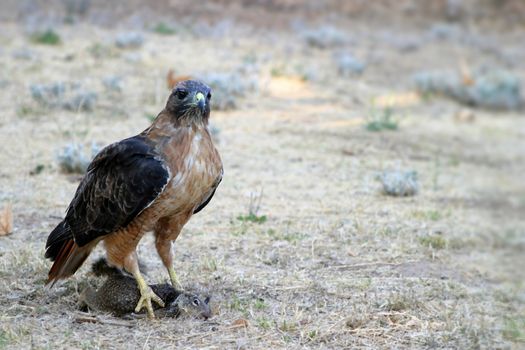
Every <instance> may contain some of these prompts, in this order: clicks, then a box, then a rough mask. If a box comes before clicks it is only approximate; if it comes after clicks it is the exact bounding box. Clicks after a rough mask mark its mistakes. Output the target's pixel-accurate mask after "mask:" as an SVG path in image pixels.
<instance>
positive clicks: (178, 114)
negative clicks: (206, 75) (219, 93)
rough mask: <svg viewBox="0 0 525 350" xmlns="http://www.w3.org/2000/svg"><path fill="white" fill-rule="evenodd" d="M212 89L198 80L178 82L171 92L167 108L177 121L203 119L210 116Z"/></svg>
mask: <svg viewBox="0 0 525 350" xmlns="http://www.w3.org/2000/svg"><path fill="white" fill-rule="evenodd" d="M210 101H211V89H210V87H209V86H208V85H206V84H204V83H201V82H200V81H196V80H185V81H181V82H180V83H178V84H177V85H176V86H175V87H174V88H173V91H172V92H171V95H170V97H169V98H168V102H167V104H166V109H167V110H168V111H169V112H170V113H171V114H172V115H173V116H174V117H175V118H176V119H177V121H182V120H187V121H202V120H207V119H208V117H209V116H210Z"/></svg>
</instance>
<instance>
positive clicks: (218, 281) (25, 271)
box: [0, 5, 525, 349]
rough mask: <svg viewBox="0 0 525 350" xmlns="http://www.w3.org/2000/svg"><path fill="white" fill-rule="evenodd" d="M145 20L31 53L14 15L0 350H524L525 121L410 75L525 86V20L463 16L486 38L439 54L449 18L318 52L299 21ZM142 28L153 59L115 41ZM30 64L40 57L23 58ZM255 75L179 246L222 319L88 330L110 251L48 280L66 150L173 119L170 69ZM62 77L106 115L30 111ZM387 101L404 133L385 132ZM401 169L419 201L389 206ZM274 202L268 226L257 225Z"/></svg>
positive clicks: (225, 127)
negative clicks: (81, 300) (162, 23)
mask: <svg viewBox="0 0 525 350" xmlns="http://www.w3.org/2000/svg"><path fill="white" fill-rule="evenodd" d="M216 6H219V5H216ZM235 10H236V11H241V10H243V8H242V5H239V6H238V7H235ZM243 11H247V12H249V11H253V8H247V9H244V10H243ZM145 16H146V15H145ZM254 17H256V16H253V14H252V16H251V17H249V18H254ZM137 18H140V14H137V13H135V14H133V16H130V17H126V20H123V21H122V23H119V24H114V25H113V26H109V27H107V26H99V25H96V24H94V23H93V22H94V21H93V19H91V20H82V19H80V20H78V21H76V22H75V23H74V24H66V23H59V24H57V25H55V28H56V31H57V32H58V33H59V34H60V36H61V40H62V43H61V44H59V45H42V44H37V43H34V42H32V41H31V40H30V36H29V34H28V26H29V25H28V23H29V22H30V21H29V20H27V21H25V22H24V21H23V20H16V21H15V20H10V21H8V20H6V21H3V22H0V28H1V30H0V140H1V145H2V146H1V152H0V164H1V166H0V208H2V207H4V206H5V205H7V204H8V203H11V204H12V210H13V216H14V229H13V232H12V233H11V234H10V235H8V236H4V237H0V277H1V279H0V348H6V349H18V348H24V349H26V348H36V349H44V348H49V349H56V348H68V349H69V348H75V349H76V348H82V349H99V348H100V349H113V348H142V349H149V348H151V349H163V348H175V347H177V348H210V349H232V348H236V349H268V348H291V349H297V348H338V349H339V348H456V349H467V348H473V349H478V348H482V349H518V348H524V347H525V331H524V329H525V283H524V282H525V270H524V269H522V268H523V266H525V255H524V251H525V185H524V177H523V176H524V175H523V174H524V173H525V141H524V140H525V118H524V117H523V111H497V112H496V111H489V110H484V109H476V108H470V107H465V106H462V105H460V104H458V103H457V102H453V101H450V100H448V99H446V98H443V97H439V96H430V97H429V96H420V95H417V94H415V93H414V90H413V82H412V79H411V78H412V76H413V74H415V73H417V72H420V71H428V70H434V69H449V70H452V71H458V70H461V67H464V66H465V65H466V66H468V67H473V68H472V69H474V68H475V67H480V66H495V67H501V68H504V69H505V70H507V71H510V72H511V73H512V74H515V75H516V76H517V77H519V78H520V79H521V81H522V82H523V81H525V66H524V65H523V62H525V47H524V46H523V40H522V39H523V37H524V35H525V33H524V31H525V29H524V28H523V27H517V28H516V27H514V28H513V29H512V30H488V29H487V28H486V27H484V28H483V29H479V28H477V27H476V26H475V25H474V24H473V23H463V22H461V23H460V24H458V26H459V28H460V32H461V33H469V34H468V35H470V37H471V38H472V37H475V38H478V39H480V40H477V41H476V40H471V41H468V40H455V39H454V38H451V37H448V38H444V39H440V40H438V39H435V40H430V39H428V32H429V28H430V27H431V25H432V24H433V23H434V22H433V21H438V20H436V19H428V21H427V22H425V21H424V20H421V19H419V21H420V22H423V23H424V24H423V25H421V24H417V25H410V24H408V23H402V21H401V22H400V21H396V23H393V24H392V23H391V24H384V25H377V21H375V22H374V23H376V24H375V25H371V23H369V22H368V20H367V19H366V18H360V17H359V16H354V17H353V18H350V19H349V18H346V17H343V18H341V17H338V16H337V15H334V14H326V15H325V14H323V18H322V20H324V21H325V22H326V23H330V24H331V25H334V26H337V27H338V28H339V29H340V30H341V31H342V32H344V33H345V35H346V36H347V38H351V40H348V41H347V42H344V43H342V44H337V45H334V46H331V47H326V48H319V47H314V46H311V45H308V43H307V42H306V41H305V40H304V39H303V37H302V36H301V32H300V30H301V29H298V28H300V27H301V25H300V24H297V23H299V22H300V21H299V22H297V21H296V22H294V21H293V20H292V19H289V20H288V22H287V23H288V24H289V25H287V26H283V25H282V23H284V22H286V21H283V18H282V17H279V18H278V19H279V20H280V22H279V23H280V24H279V25H276V26H275V27H272V26H271V25H268V26H265V27H261V26H258V24H257V23H250V22H249V21H247V20H244V21H241V20H236V19H235V18H234V17H232V18H231V19H230V18H228V17H224V20H221V21H215V22H211V21H208V22H207V21H205V20H204V19H202V20H201V22H199V20H198V18H199V17H198V16H197V17H195V21H194V26H193V27H192V30H188V31H180V30H178V31H177V32H176V33H175V34H174V35H161V34H159V33H156V32H154V31H151V30H150V29H148V28H151V25H153V24H155V22H151V19H149V17H148V21H149V22H147V23H146V24H147V25H143V24H142V23H140V24H136V22H137V21H138V20H137ZM258 20H259V21H261V22H264V20H265V18H262V17H260V18H258ZM266 20H267V21H269V20H270V19H268V18H266ZM302 21H303V24H306V26H307V27H308V26H309V25H310V24H311V23H313V22H312V20H311V17H304V18H303V19H302ZM138 22H140V21H138ZM319 22H322V21H317V22H316V23H319ZM31 23H33V22H31ZM266 23H270V24H271V22H266ZM290 23H291V24H290ZM312 25H313V24H312ZM137 28H139V29H137ZM130 30H133V31H137V30H140V31H141V33H142V35H143V37H144V44H143V45H142V46H141V47H139V48H130V49H120V48H116V47H115V46H114V45H113V41H114V39H115V37H116V36H117V35H118V34H119V33H122V32H126V31H130ZM465 35H466V34H465ZM520 38H521V40H520ZM480 42H482V43H483V44H484V45H477V44H475V43H480ZM473 43H474V44H473ZM23 50H26V51H27V50H29V51H30V54H26V55H25V56H24V55H22V54H19V55H18V54H16V52H21V51H23ZM341 51H350V52H352V53H353V54H354V55H356V56H357V57H360V58H361V59H362V60H364V61H366V63H367V66H366V69H365V71H364V72H363V74H362V75H350V76H342V75H341V74H340V73H339V72H338V71H337V68H336V66H335V63H334V55H337V54H338V53H339V52H341ZM26 56H27V57H26ZM520 62H521V63H520ZM247 64H250V65H252V66H255V67H256V69H255V73H250V74H255V75H256V78H257V88H256V89H254V90H253V91H250V92H247V93H246V94H244V96H243V97H238V98H237V101H236V104H237V106H236V108H234V109H230V110H220V111H212V116H211V122H212V123H213V125H214V127H215V128H216V129H217V130H219V133H218V136H217V138H218V141H219V142H218V144H217V147H218V149H219V151H220V153H221V156H222V159H223V162H224V168H225V175H224V179H223V182H222V184H221V185H220V187H219V190H218V191H217V193H216V195H215V197H214V199H213V200H212V202H211V203H210V205H209V206H208V207H207V208H206V209H205V210H204V211H202V212H201V213H199V214H198V215H196V216H195V217H193V218H192V220H191V221H190V223H189V224H188V225H187V226H186V227H185V229H184V231H183V233H182V234H181V236H180V237H179V239H178V240H177V242H176V244H175V253H176V268H177V270H178V273H179V277H180V279H181V281H182V284H183V285H184V286H185V288H187V289H189V290H193V291H197V292H200V293H202V294H209V295H211V297H212V299H211V303H212V307H213V310H214V316H213V317H212V318H211V319H209V320H207V321H204V320H199V319H194V318H192V317H188V316H186V317H184V316H183V317H181V318H178V319H162V320H155V321H148V320H119V319H117V318H115V317H112V316H109V315H103V314H95V316H96V317H97V318H96V319H97V322H94V323H86V322H79V320H81V319H82V318H85V315H84V314H83V313H81V312H80V311H79V310H78V309H77V301H78V297H79V294H80V293H81V291H82V290H83V288H85V287H86V286H87V285H97V284H100V281H98V280H97V279H96V278H95V277H94V276H93V275H91V274H90V272H89V263H90V262H92V261H94V260H95V259H96V258H97V257H99V256H101V255H102V254H103V251H102V249H100V248H99V249H97V250H96V252H94V254H92V257H90V260H89V261H88V263H86V264H85V265H84V266H83V267H82V268H81V269H80V270H79V271H78V272H77V274H76V275H75V276H74V277H73V278H71V279H69V280H67V281H64V282H61V283H59V284H58V285H56V286H55V287H54V288H52V289H49V288H45V287H44V282H45V279H46V277H47V271H48V269H49V267H50V262H49V261H46V260H45V259H44V257H43V255H44V245H45V240H46V238H47V235H48V234H49V232H50V231H51V230H52V229H53V228H54V226H55V225H56V224H57V223H58V222H59V221H60V219H61V218H62V216H63V214H64V211H65V209H66V207H67V205H68V204H69V201H70V200H71V198H72V196H73V193H74V191H75V189H76V186H77V185H78V181H79V176H78V175H69V174H64V173H63V172H61V171H60V169H59V167H58V165H57V161H56V153H57V151H58V150H59V149H61V148H62V147H64V146H65V145H67V144H68V143H71V142H79V143H83V144H90V143H91V142H92V141H95V142H97V143H99V144H101V145H107V144H109V143H111V142H114V141H117V140H120V139H122V138H125V137H128V136H131V135H134V134H136V133H138V132H140V131H142V130H143V129H144V128H146V127H147V126H148V124H149V122H150V119H149V118H150V117H151V115H155V114H156V113H158V112H159V111H160V110H161V109H162V108H163V106H164V103H165V100H166V98H167V96H168V94H169V90H167V88H166V86H165V85H166V83H165V76H166V73H167V72H168V70H169V69H175V70H176V72H177V73H179V74H183V75H185V74H188V75H195V74H197V73H199V72H230V71H233V70H235V69H237V68H238V67H242V66H243V65H247ZM110 76H120V77H122V80H123V86H122V89H121V91H120V92H119V91H108V90H107V88H105V87H104V85H103V83H102V81H103V79H104V78H107V77H110ZM57 81H64V82H79V83H81V84H82V86H84V87H86V88H88V89H91V90H93V91H95V92H96V93H97V95H98V100H97V104H96V106H95V108H94V110H92V111H83V110H74V111H70V110H64V109H60V108H49V107H45V106H42V105H41V104H39V103H38V102H37V101H35V100H34V99H33V98H32V97H31V93H30V89H29V86H30V85H31V84H48V83H52V82H57ZM386 105H391V106H393V111H394V112H393V113H394V118H395V120H396V123H397V130H385V131H379V132H373V131H369V130H367V128H366V126H367V123H369V121H370V118H371V116H372V115H375V114H377V113H381V111H383V109H384V108H385V106H386ZM458 115H459V116H462V115H469V116H472V117H471V118H470V119H469V120H465V118H458ZM467 119H468V118H467ZM39 165H40V167H39V170H38V171H36V170H35V169H37V167H38V166H39ZM387 169H401V170H415V171H417V173H418V178H419V184H420V191H419V193H418V194H417V195H415V196H413V197H391V196H386V195H384V194H383V193H382V192H381V184H380V182H379V181H378V179H377V177H378V174H380V173H381V172H383V171H384V170H387ZM259 202H260V205H259V208H258V210H257V212H256V213H255V214H256V216H255V219H260V220H259V221H260V222H252V221H250V220H247V221H246V220H241V219H242V218H244V217H246V216H248V214H249V213H250V208H252V211H253V208H254V207H256V206H257V203H259ZM253 221H258V220H253ZM139 256H140V258H141V260H142V261H143V262H144V263H145V264H146V265H147V267H148V274H147V279H148V281H150V282H161V281H166V280H167V279H168V275H167V272H166V271H165V270H164V269H163V268H162V265H161V263H160V261H159V259H158V257H157V254H156V252H155V249H154V245H153V241H152V239H151V237H150V236H147V237H146V238H145V239H144V240H143V242H142V243H141V245H140V247H139ZM245 325H247V326H246V327H244V326H245Z"/></svg>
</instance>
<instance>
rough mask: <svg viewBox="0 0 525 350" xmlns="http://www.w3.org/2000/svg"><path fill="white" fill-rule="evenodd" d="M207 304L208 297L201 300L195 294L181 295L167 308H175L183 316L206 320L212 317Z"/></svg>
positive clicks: (208, 301)
mask: <svg viewBox="0 0 525 350" xmlns="http://www.w3.org/2000/svg"><path fill="white" fill-rule="evenodd" d="M209 303H210V297H209V296H207V297H206V298H204V299H201V298H200V297H199V296H198V295H195V294H191V293H181V294H180V295H179V296H178V297H177V298H176V299H175V300H174V301H173V302H172V303H171V305H170V306H169V307H170V308H172V307H177V308H178V309H179V311H181V312H184V313H185V314H188V315H192V316H195V317H202V318H204V319H208V318H210V317H211V316H212V313H211V308H210V305H209Z"/></svg>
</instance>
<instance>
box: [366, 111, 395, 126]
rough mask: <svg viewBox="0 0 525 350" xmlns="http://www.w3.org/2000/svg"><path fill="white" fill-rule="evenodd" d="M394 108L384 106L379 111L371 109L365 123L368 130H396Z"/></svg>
mask: <svg viewBox="0 0 525 350" xmlns="http://www.w3.org/2000/svg"><path fill="white" fill-rule="evenodd" d="M393 117H394V110H393V109H392V108H385V109H383V110H382V111H381V112H377V111H372V113H371V115H370V116H369V117H368V118H367V119H368V120H367V123H366V125H365V128H366V130H368V131H374V132H378V131H384V130H397V124H398V123H397V121H396V120H394V118H393Z"/></svg>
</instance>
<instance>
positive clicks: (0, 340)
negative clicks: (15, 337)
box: [0, 331, 9, 349]
mask: <svg viewBox="0 0 525 350" xmlns="http://www.w3.org/2000/svg"><path fill="white" fill-rule="evenodd" d="M7 344H9V337H8V336H7V333H6V332H5V331H0V349H4V348H6V347H7Z"/></svg>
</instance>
